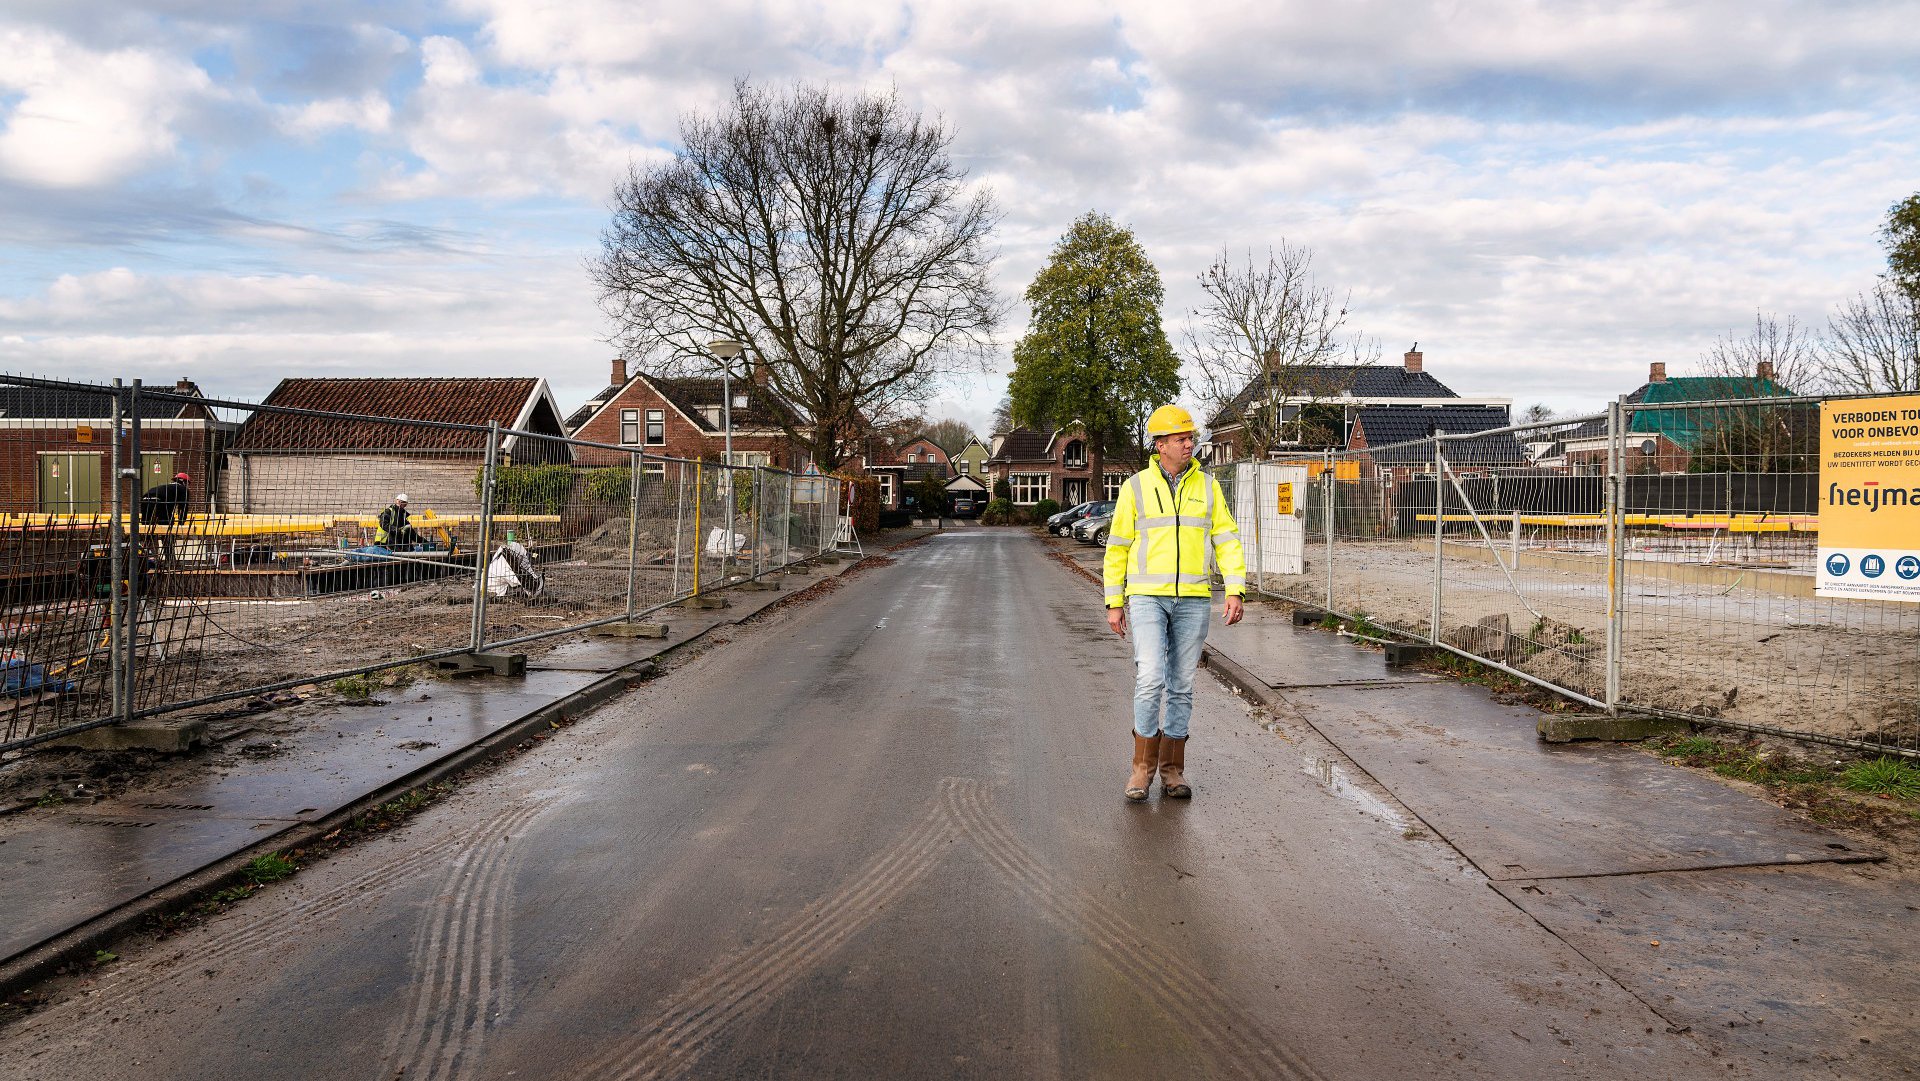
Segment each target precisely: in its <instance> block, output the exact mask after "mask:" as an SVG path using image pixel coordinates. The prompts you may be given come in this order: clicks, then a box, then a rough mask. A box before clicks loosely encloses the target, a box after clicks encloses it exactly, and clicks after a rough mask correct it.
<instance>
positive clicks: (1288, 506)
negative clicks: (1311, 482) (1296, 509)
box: [1273, 480, 1293, 514]
mask: <svg viewBox="0 0 1920 1081" xmlns="http://www.w3.org/2000/svg"><path fill="white" fill-rule="evenodd" d="M1273 507H1274V510H1275V511H1277V512H1278V513H1280V514H1292V513H1293V482H1292V481H1290V480H1286V481H1281V482H1280V492H1279V494H1278V495H1277V496H1275V497H1274V504H1273Z"/></svg>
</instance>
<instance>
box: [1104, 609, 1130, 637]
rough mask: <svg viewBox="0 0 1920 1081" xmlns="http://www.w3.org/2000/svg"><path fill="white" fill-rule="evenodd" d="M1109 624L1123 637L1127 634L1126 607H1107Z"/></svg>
mask: <svg viewBox="0 0 1920 1081" xmlns="http://www.w3.org/2000/svg"><path fill="white" fill-rule="evenodd" d="M1107 626H1109V627H1112V628H1113V633H1115V634H1117V635H1119V636H1120V637H1122V638H1125V637H1126V636H1127V610H1126V609H1125V608H1109V609H1107Z"/></svg>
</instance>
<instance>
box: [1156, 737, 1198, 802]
mask: <svg viewBox="0 0 1920 1081" xmlns="http://www.w3.org/2000/svg"><path fill="white" fill-rule="evenodd" d="M1160 794H1161V795H1162V796H1165V797H1166V798H1168V799H1192V798H1193V789H1191V788H1189V787H1187V741H1186V738H1185V737H1182V738H1180V739H1174V738H1173V737H1172V736H1161V737H1160Z"/></svg>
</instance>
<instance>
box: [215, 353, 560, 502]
mask: <svg viewBox="0 0 1920 1081" xmlns="http://www.w3.org/2000/svg"><path fill="white" fill-rule="evenodd" d="M264 404H266V405H278V406H287V407H291V408H297V409H313V410H323V411H326V412H332V413H350V414H354V416H353V417H351V418H335V417H310V416H303V415H299V414H288V413H273V412H256V413H254V414H252V415H251V416H250V417H248V419H247V421H246V422H245V423H244V424H242V425H241V426H240V431H239V433H238V434H237V435H235V436H234V438H233V440H232V441H231V442H230V443H229V445H228V447H227V452H226V459H227V467H226V471H225V476H224V478H223V488H224V499H225V501H226V504H227V509H229V510H233V511H239V512H242V513H312V512H342V511H347V512H352V511H357V512H361V513H370V512H372V511H376V510H378V509H379V508H380V507H382V506H385V505H386V504H387V502H388V501H389V500H391V499H392V498H393V496H394V494H395V493H396V492H406V493H407V495H408V497H409V500H410V503H411V505H412V508H413V509H414V510H415V511H423V510H429V509H433V510H437V511H439V512H441V513H453V512H456V511H458V512H468V511H471V510H472V509H474V508H475V507H477V506H478V496H477V494H476V490H475V486H474V478H475V476H476V475H477V474H478V472H479V470H480V469H481V468H482V467H483V465H484V464H485V460H486V444H487V436H486V433H485V432H475V431H466V430H461V429H448V428H429V427H422V426H420V425H418V424H410V423H408V421H419V420H427V421H438V422H443V423H453V424H475V425H484V424H488V423H497V424H499V425H500V427H502V428H513V429H519V430H522V431H527V432H531V433H535V435H536V436H537V435H554V436H562V435H565V434H566V432H565V429H564V428H562V426H561V423H560V408H559V406H558V404H556V403H555V402H554V399H553V392H552V391H551V390H550V389H549V388H548V386H547V381H546V380H545V379H538V378H524V377H519V378H421V379H385V378H373V379H283V380H281V381H280V385H279V386H276V387H274V388H273V393H271V394H269V395H267V399H266V402H265V403H264ZM363 418H364V419H363ZM376 418H377V419H376ZM572 458H573V456H572V452H571V450H570V449H569V445H568V444H566V443H563V442H557V441H550V440H543V439H539V438H528V437H525V436H521V435H518V434H515V435H510V436H507V437H505V438H503V439H502V440H501V446H500V463H501V464H502V465H507V466H526V465H552V464H559V463H567V462H571V461H572Z"/></svg>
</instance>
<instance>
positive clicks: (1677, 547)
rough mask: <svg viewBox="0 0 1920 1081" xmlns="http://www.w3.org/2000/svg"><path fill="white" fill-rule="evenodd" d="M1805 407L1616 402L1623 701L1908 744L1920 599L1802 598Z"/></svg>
mask: <svg viewBox="0 0 1920 1081" xmlns="http://www.w3.org/2000/svg"><path fill="white" fill-rule="evenodd" d="M1912 402H1913V403H1914V405H1915V406H1920V395H1915V396H1913V397H1912ZM1819 417H1820V412H1819V403H1818V402H1814V401H1808V400H1794V401H1790V402H1784V403H1781V402H1770V401H1767V400H1765V399H1760V400H1756V401H1751V402H1738V403H1710V404H1681V405H1655V406H1646V405H1630V406H1628V407H1627V412H1626V419H1625V423H1624V424H1623V427H1622V433H1621V443H1620V451H1621V455H1622V459H1623V466H1622V468H1623V470H1624V471H1625V472H1626V474H1627V477H1626V482H1627V483H1626V485H1625V492H1626V495H1625V506H1624V508H1623V509H1624V512H1625V521H1624V527H1625V528H1624V530H1623V534H1622V551H1621V553H1620V565H1621V568H1622V579H1623V591H1622V592H1623V611H1622V621H1623V624H1624V626H1623V636H1622V647H1623V653H1622V658H1621V672H1620V690H1621V701H1622V703H1623V704H1625V705H1627V706H1629V707H1633V708H1640V709H1651V710H1657V711H1662V712H1669V713H1675V714H1680V715H1685V716H1690V717H1698V718H1701V719H1710V720H1717V721H1721V722H1732V723H1737V724H1746V725H1753V726H1756V727H1761V728H1767V729H1777V730H1785V731H1789V732H1792V733H1794V734H1799V735H1810V736H1815V737H1828V738H1834V739H1842V740H1852V741H1859V742H1863V743H1867V744H1873V745H1877V746H1884V747H1889V748H1895V749H1901V750H1906V751H1915V750H1920V604H1913V603H1903V602H1898V601H1882V600H1856V599H1838V598H1823V597H1816V596H1815V595H1814V582H1815V566H1814V563H1815V559H1816V558H1817V554H1818V549H1819V545H1820V521H1819V518H1818V517H1817V514H1818V511H1819V504H1818V499H1819V495H1818V490H1817V480H1818V473H1819V461H1820V451H1821V437H1822V433H1821V425H1820V423H1819Z"/></svg>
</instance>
